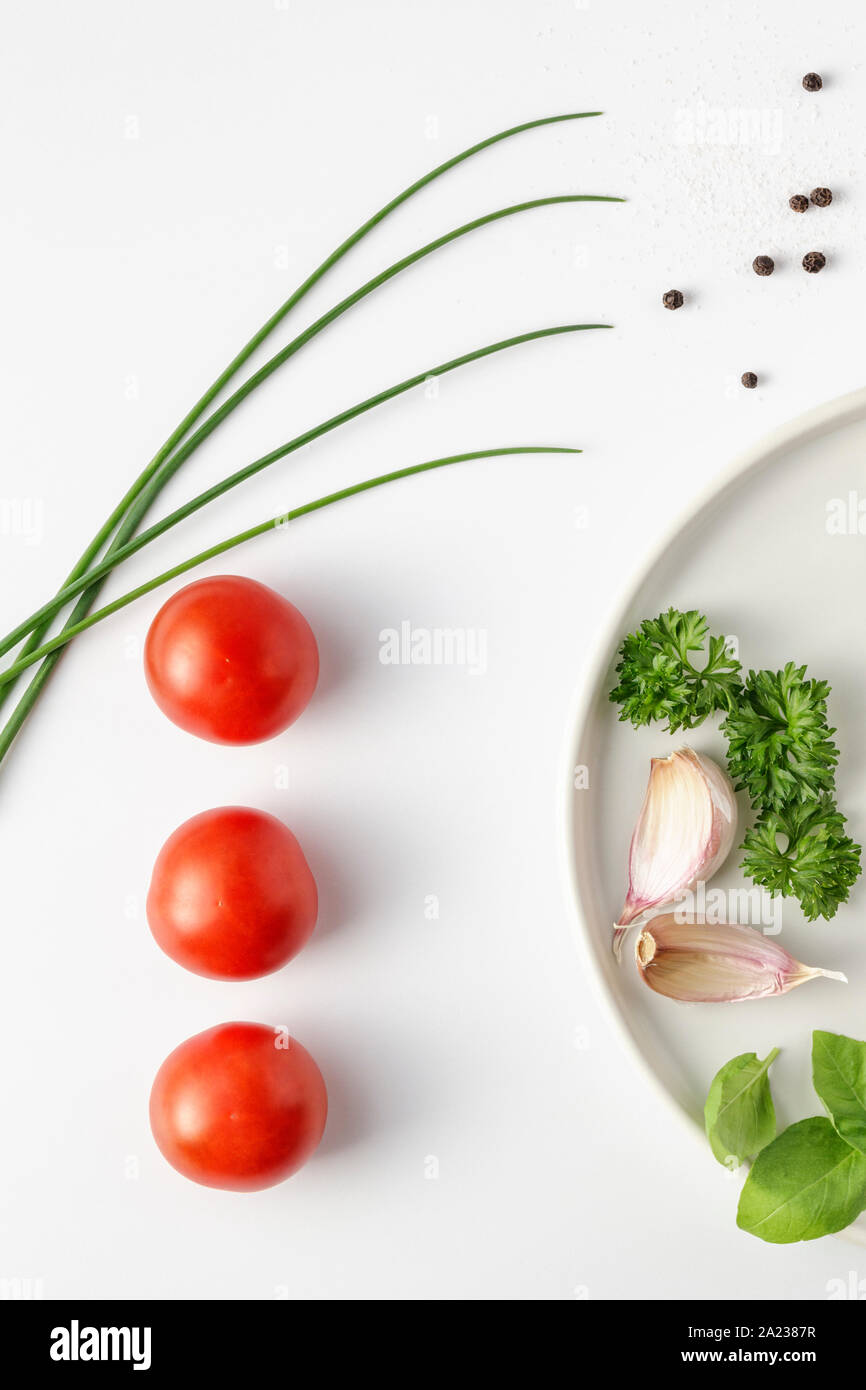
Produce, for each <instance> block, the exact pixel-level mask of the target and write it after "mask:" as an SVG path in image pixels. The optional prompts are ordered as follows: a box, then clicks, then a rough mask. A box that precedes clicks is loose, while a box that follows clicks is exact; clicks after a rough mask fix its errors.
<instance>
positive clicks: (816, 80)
mask: <svg viewBox="0 0 866 1390" xmlns="http://www.w3.org/2000/svg"><path fill="white" fill-rule="evenodd" d="M823 85H824V81H823V78H822V77H821V76H820V75H819V74H818V73H817V72H807V73H806V76H805V77H804V78H803V86H804V87H805V88H806V91H807V92H820V90H821V88H822V87H823Z"/></svg>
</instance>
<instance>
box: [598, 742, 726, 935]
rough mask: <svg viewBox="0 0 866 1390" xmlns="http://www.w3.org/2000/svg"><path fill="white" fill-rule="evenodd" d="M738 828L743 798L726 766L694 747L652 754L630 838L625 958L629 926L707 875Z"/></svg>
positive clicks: (618, 928) (622, 920)
mask: <svg viewBox="0 0 866 1390" xmlns="http://www.w3.org/2000/svg"><path fill="white" fill-rule="evenodd" d="M736 833H737V801H736V797H735V795H734V788H733V785H732V784H731V780H730V778H729V777H728V775H727V773H725V772H723V771H722V769H721V768H720V767H719V766H718V765H717V764H716V763H714V762H713V761H712V759H711V758H706V757H703V756H702V755H701V754H699V753H696V752H695V751H694V749H692V748H677V749H676V750H675V751H674V752H673V753H671V754H669V755H668V757H666V758H653V759H652V760H651V762H650V775H649V781H648V783H647V789H646V793H645V795H644V801H643V806H642V807H641V810H640V815H639V816H638V820H637V825H636V826H635V829H634V834H633V835H632V839H631V846H630V849H629V864H628V893H627V894H626V899H625V903H624V904H623V909H622V912H621V913H620V915H619V920H618V922H616V923H615V925H614V931H613V950H614V954H615V955H616V956H617V958H619V955H620V952H621V950H622V942H623V939H624V937H625V936H626V934H627V930H628V928H629V927H630V926H631V925H632V924H633V923H634V922H636V921H637V920H638V918H640V917H643V916H644V914H645V913H647V912H649V911H650V910H651V909H654V908H658V907H664V906H666V904H668V903H671V902H674V901H675V899H676V898H677V897H678V896H680V895H681V894H683V893H686V892H688V891H689V890H691V889H693V888H695V887H696V885H697V884H698V883H701V882H704V883H705V882H707V880H708V879H709V878H710V877H711V876H712V875H713V874H714V873H715V872H716V870H717V869H718V868H719V867H720V865H721V864H722V863H723V862H724V860H725V859H726V858H727V856H728V854H729V852H730V849H731V846H732V844H733V842H734V836H735V835H736Z"/></svg>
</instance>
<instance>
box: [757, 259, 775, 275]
mask: <svg viewBox="0 0 866 1390" xmlns="http://www.w3.org/2000/svg"><path fill="white" fill-rule="evenodd" d="M752 269H753V271H754V272H755V274H756V275H772V273H773V271H774V270H775V269H776V262H775V261H774V260H773V257H772V256H756V257H755V259H754V260H753V261H752Z"/></svg>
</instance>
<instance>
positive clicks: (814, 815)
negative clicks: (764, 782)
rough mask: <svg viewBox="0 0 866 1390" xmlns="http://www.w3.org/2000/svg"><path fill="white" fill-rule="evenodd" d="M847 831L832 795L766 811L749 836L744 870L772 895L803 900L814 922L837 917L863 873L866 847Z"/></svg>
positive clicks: (808, 914)
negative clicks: (817, 919) (863, 854)
mask: <svg viewBox="0 0 866 1390" xmlns="http://www.w3.org/2000/svg"><path fill="white" fill-rule="evenodd" d="M844 827H845V817H844V816H843V815H842V813H841V811H837V809H836V807H835V805H834V803H833V801H832V799H831V797H829V796H823V797H821V799H820V800H819V801H817V802H812V803H811V804H810V803H807V802H797V803H794V804H793V805H791V806H787V807H785V808H784V809H783V810H780V811H765V812H764V814H763V815H762V816H761V817H760V819H759V820H758V822H757V824H756V825H754V826H753V827H752V829H751V830H749V831H747V832H746V838H745V841H744V843H743V849H744V851H745V858H744V860H743V862H742V865H741V866H740V867H741V868H742V869H744V870H745V872H746V873H747V874H748V875H749V877H750V878H751V879H754V881H755V883H758V884H760V885H761V886H762V887H764V888H768V889H769V891H770V892H771V893H772V894H774V895H777V894H780V893H781V894H783V895H784V896H785V897H794V898H798V899H799V901H800V905H801V906H802V908H803V911H804V913H805V914H806V916H807V918H808V919H809V921H810V922H811V921H814V920H815V918H816V917H833V916H834V915H835V913H836V909H837V908H838V907H839V904H840V903H844V902H847V901H848V891H849V889H850V888H851V887H852V885H853V884H854V883H855V882H856V880H857V878H858V876H859V874H860V846H859V845H856V844H855V843H854V841H853V840H851V839H849V837H848V836H847V835H846V834H845V833H844ZM782 838H784V842H785V844H784V847H783V845H782V844H780V839H782Z"/></svg>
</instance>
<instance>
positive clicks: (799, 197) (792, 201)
mask: <svg viewBox="0 0 866 1390" xmlns="http://www.w3.org/2000/svg"><path fill="white" fill-rule="evenodd" d="M808 206H809V199H808V198H807V197H806V195H805V193H795V194H794V196H793V198H789V199H788V207H789V208H790V209H791V211H792V212H805V211H806V209H807V208H808Z"/></svg>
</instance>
